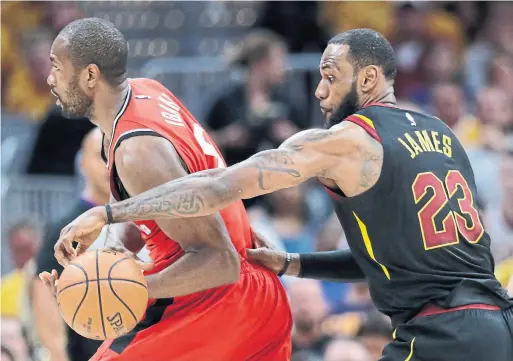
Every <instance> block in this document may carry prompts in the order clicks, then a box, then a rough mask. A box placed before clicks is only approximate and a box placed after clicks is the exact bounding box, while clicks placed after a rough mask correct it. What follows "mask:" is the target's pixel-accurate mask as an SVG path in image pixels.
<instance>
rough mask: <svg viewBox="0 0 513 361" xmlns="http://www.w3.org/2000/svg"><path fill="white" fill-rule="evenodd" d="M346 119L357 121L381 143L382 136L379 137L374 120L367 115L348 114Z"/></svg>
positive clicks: (357, 123)
mask: <svg viewBox="0 0 513 361" xmlns="http://www.w3.org/2000/svg"><path fill="white" fill-rule="evenodd" d="M345 120H347V121H350V122H352V123H355V124H356V125H359V126H360V127H362V128H363V129H365V131H366V132H367V133H369V135H370V136H371V137H373V138H374V139H376V140H377V141H378V142H380V143H381V138H380V137H379V135H378V132H377V131H376V128H375V127H374V122H373V121H372V120H370V119H369V118H367V117H366V116H365V115H361V114H353V115H350V116H348V117H347V118H346V119H345Z"/></svg>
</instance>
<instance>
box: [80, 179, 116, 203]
mask: <svg viewBox="0 0 513 361" xmlns="http://www.w3.org/2000/svg"><path fill="white" fill-rule="evenodd" d="M109 198H110V194H108V193H103V192H101V191H99V190H97V189H95V188H94V187H93V186H92V185H90V184H87V185H86V187H85V189H84V191H83V192H82V199H84V200H86V201H88V202H91V203H93V204H95V205H100V204H106V203H108V202H109Z"/></svg>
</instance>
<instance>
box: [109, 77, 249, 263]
mask: <svg viewBox="0 0 513 361" xmlns="http://www.w3.org/2000/svg"><path fill="white" fill-rule="evenodd" d="M145 135H146V136H152V135H153V136H160V137H164V138H166V139H167V140H169V141H170V142H171V143H172V144H173V146H174V147H175V149H176V151H177V152H178V154H179V155H180V157H181V158H182V160H183V161H184V163H185V165H186V166H187V169H188V171H189V172H190V173H194V172H199V171H202V170H206V169H213V168H224V167H226V165H225V164H226V163H225V161H224V159H223V158H222V156H221V155H220V152H219V150H218V149H217V147H216V145H215V144H214V143H213V142H212V139H211V138H210V137H209V136H208V134H207V133H206V132H205V131H204V130H203V128H202V127H201V125H200V124H199V123H198V121H197V120H196V119H195V118H194V116H193V115H192V114H191V113H190V112H189V111H188V110H187V109H186V108H185V107H184V106H183V105H182V103H181V102H180V101H179V100H178V99H177V98H176V97H175V96H174V95H173V94H172V93H171V92H170V91H169V90H168V89H166V88H165V87H164V86H163V85H162V84H160V83H159V82H157V81H155V80H151V79H142V78H141V79H130V80H129V91H128V94H127V97H126V99H125V102H124V104H123V106H122V108H121V110H120V111H119V113H118V114H117V116H116V118H115V120H114V125H113V131H112V137H111V140H110V143H109V149H108V152H106V162H107V164H108V168H109V173H110V180H111V191H112V194H113V196H114V197H115V198H116V199H117V200H121V199H124V198H126V197H127V196H128V195H127V194H125V195H124V194H123V193H126V191H125V190H124V188H123V185H122V183H121V181H120V180H119V178H118V175H117V172H116V165H115V162H114V159H115V156H114V154H115V151H116V149H117V147H118V146H119V145H120V143H121V142H122V141H123V140H126V139H128V138H131V137H134V136H145ZM146 166H147V167H151V166H152V165H151V163H150V164H147V165H146ZM220 213H221V216H222V218H223V220H224V222H225V224H226V227H227V229H228V232H229V234H230V237H231V239H232V242H233V244H234V245H235V248H236V249H237V251H238V253H239V255H240V256H241V257H242V258H245V255H246V248H248V247H251V246H252V234H251V227H250V224H249V220H248V217H247V214H246V210H245V209H244V206H243V204H242V202H241V201H238V202H235V203H233V204H231V205H230V206H228V207H227V208H225V209H223V210H222V211H221V212H220ZM135 223H136V224H137V225H138V226H139V229H140V231H141V235H142V237H143V239H144V240H145V242H146V247H147V248H148V250H149V252H150V256H151V258H152V260H153V261H154V263H155V265H156V269H155V270H154V271H155V272H156V271H158V270H160V269H162V268H163V267H167V266H168V265H169V264H171V263H173V262H175V261H176V260H177V259H179V258H180V257H181V256H182V255H183V250H182V248H181V247H180V245H179V244H178V243H177V242H175V241H174V240H172V239H171V238H169V237H168V236H167V235H166V234H165V233H164V232H163V231H162V230H161V229H160V228H159V227H158V226H157V224H156V223H155V222H154V221H138V222H135ZM164 260H166V262H162V261H164ZM159 263H162V264H161V266H160V267H159Z"/></svg>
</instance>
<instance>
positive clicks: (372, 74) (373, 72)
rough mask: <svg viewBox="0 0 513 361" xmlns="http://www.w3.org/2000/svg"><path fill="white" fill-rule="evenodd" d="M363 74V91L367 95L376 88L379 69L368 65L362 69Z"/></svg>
mask: <svg viewBox="0 0 513 361" xmlns="http://www.w3.org/2000/svg"><path fill="white" fill-rule="evenodd" d="M361 74H362V76H361V85H362V91H363V92H364V93H366V92H368V91H370V90H372V89H373V88H374V87H375V86H376V84H377V82H378V77H379V68H378V67H377V66H375V65H368V66H366V67H365V68H363V69H362V73H361Z"/></svg>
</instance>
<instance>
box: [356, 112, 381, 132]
mask: <svg viewBox="0 0 513 361" xmlns="http://www.w3.org/2000/svg"><path fill="white" fill-rule="evenodd" d="M354 115H355V116H357V117H358V118H360V119H361V120H363V121H364V122H365V123H367V124H368V125H369V126H371V127H372V128H373V129H376V127H375V126H374V122H373V121H372V120H370V119H369V118H367V117H366V116H365V115H361V114H354Z"/></svg>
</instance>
